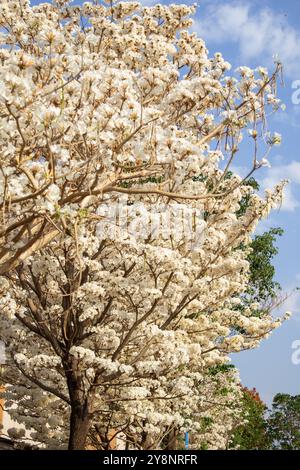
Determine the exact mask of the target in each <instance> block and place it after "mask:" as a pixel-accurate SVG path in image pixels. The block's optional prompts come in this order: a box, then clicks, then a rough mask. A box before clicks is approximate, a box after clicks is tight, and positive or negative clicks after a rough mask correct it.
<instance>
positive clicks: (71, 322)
mask: <svg viewBox="0 0 300 470" xmlns="http://www.w3.org/2000/svg"><path fill="white" fill-rule="evenodd" d="M20 5H21V8H20ZM193 12H194V7H189V6H185V5H172V6H169V7H167V6H162V5H157V6H154V7H151V8H146V7H145V8H143V7H141V6H140V5H139V4H137V3H131V2H126V3H117V4H111V5H110V6H108V7H105V6H102V5H99V4H98V2H94V3H85V4H84V5H83V6H76V7H69V6H68V5H67V2H64V1H63V2H61V1H60V2H56V3H55V4H53V5H50V4H42V5H39V6H35V7H30V6H29V4H28V2H27V1H24V0H21V1H20V2H19V1H18V2H14V1H12V2H2V3H1V6H0V13H1V15H0V18H1V23H0V24H1V28H2V29H1V31H2V32H1V37H0V39H1V44H2V45H5V46H6V47H2V48H1V49H0V60H1V65H2V67H1V72H0V88H1V102H0V119H1V121H0V123H1V142H2V148H3V149H4V150H3V153H2V155H1V160H0V162H1V166H0V181H1V188H2V189H1V209H2V212H1V217H2V224H3V228H2V229H1V234H0V236H1V237H2V238H1V240H2V245H1V253H0V258H1V263H2V264H1V268H0V273H1V274H2V277H1V278H0V290H1V300H0V304H1V316H0V328H1V338H2V339H3V341H4V342H5V345H6V353H7V364H6V367H5V374H4V378H3V380H5V382H6V383H7V384H8V385H7V402H6V407H7V408H8V409H9V410H10V413H11V415H12V417H13V418H14V419H15V420H16V421H19V422H21V423H23V424H25V426H26V427H27V428H28V429H30V430H31V434H32V438H33V439H34V440H35V441H37V442H39V443H41V444H43V445H45V446H46V447H55V448H58V447H62V448H64V447H65V446H66V445H67V441H69V444H68V445H69V448H70V449H81V448H84V447H85V446H86V445H87V443H88V442H92V443H93V444H94V445H95V442H96V443H98V444H97V445H99V446H100V447H102V448H107V446H108V440H109V438H108V436H109V435H111V430H112V429H113V430H115V433H119V434H121V435H123V436H125V437H124V439H125V441H126V443H127V445H128V446H133V447H137V448H149V447H152V448H153V447H161V446H163V445H164V442H165V439H166V438H167V436H169V435H170V433H171V432H172V430H174V429H177V430H178V429H180V430H187V429H188V430H192V429H195V430H196V431H197V430H198V431H199V426H201V420H200V421H199V413H204V415H203V416H206V415H205V413H206V412H207V403H206V400H208V401H211V402H212V403H215V404H216V402H214V399H213V397H215V394H216V393H217V390H216V386H215V382H214V381H212V380H209V379H208V377H207V370H208V369H209V368H211V367H215V366H217V365H222V364H224V363H226V362H227V361H228V353H230V352H232V351H236V352H237V351H240V350H242V349H247V348H252V347H255V346H257V345H258V344H259V342H260V340H261V339H262V338H265V337H266V336H267V335H268V334H269V332H270V331H272V329H273V328H275V327H276V326H279V325H280V323H281V320H274V318H273V317H272V316H271V315H270V314H269V312H268V311H265V312H263V314H262V315H261V316H260V317H257V316H253V315H252V311H253V308H254V307H255V306H252V305H249V307H247V308H243V309H238V308H237V305H238V304H239V302H240V295H241V293H243V292H244V291H245V290H246V288H247V281H248V276H249V262H248V260H247V255H248V254H249V248H247V247H249V244H250V241H251V234H252V233H253V231H254V230H255V227H256V225H257V223H258V221H259V220H260V219H261V218H262V217H264V216H266V215H267V214H268V213H269V211H270V209H271V208H272V207H275V206H276V205H277V204H278V203H279V202H280V200H281V194H282V187H283V184H280V185H278V186H277V187H276V188H275V189H274V190H268V191H267V192H266V195H265V198H262V197H260V196H259V195H258V194H256V193H255V191H254V190H253V188H252V187H251V186H250V185H247V184H245V182H246V181H247V179H248V178H249V177H250V176H251V175H252V174H253V173H254V172H255V171H256V170H258V169H259V168H260V167H261V166H263V165H266V164H268V161H267V160H266V153H267V152H268V151H269V150H270V148H271V147H272V145H275V144H277V143H279V140H280V136H279V135H278V134H274V135H271V134H269V133H266V131H265V128H266V127H265V126H266V122H265V114H266V109H267V108H269V107H270V108H272V109H273V108H275V109H277V108H278V106H279V100H278V99H277V98H276V96H275V91H276V78H277V75H278V73H279V72H280V64H277V65H276V70H275V73H274V74H273V75H272V76H268V73H267V71H266V70H265V69H264V68H259V69H258V70H251V69H249V68H247V67H241V68H240V69H239V71H238V75H237V77H239V78H235V77H233V76H230V75H228V73H227V72H228V70H229V69H230V64H228V63H227V62H225V61H224V60H223V58H222V56H221V54H216V55H215V56H214V57H213V58H211V59H210V58H209V57H208V53H207V50H206V48H205V44H204V42H203V41H202V40H201V39H199V38H198V37H197V35H196V34H195V33H190V32H188V28H189V26H190V25H191V19H190V18H189V16H190V15H191V14H192V13H193ZM247 127H249V128H250V129H249V131H250V137H249V136H248V138H249V139H250V141H251V142H253V152H252V155H251V159H250V160H251V161H250V166H249V172H248V174H247V175H245V177H244V178H242V177H239V176H238V175H235V174H232V173H231V172H229V169H230V166H231V164H232V162H233V161H234V160H235V158H236V156H237V155H238V150H239V144H240V142H241V140H242V138H243V130H244V129H247ZM259 141H261V142H262V146H261V148H260V147H259V145H258V143H259ZM259 152H262V154H261V156H260V154H259ZM223 160H224V162H223ZM245 198H247V208H246V209H245V210H243V211H242V213H239V210H240V209H241V207H242V206H243V205H244V202H245ZM243 207H244V206H243ZM223 380H224V381H225V382H226V381H227V380H230V381H231V383H234V380H235V379H233V378H232V377H231V378H230V377H229V376H226V377H224V378H223ZM229 389H230V390H232V397H233V396H234V395H235V393H236V392H235V390H237V387H234V386H232V387H231V388H230V387H229ZM229 395H230V394H229ZM226 399H228V397H227V398H226ZM14 403H17V405H18V406H17V408H16V407H14V406H13V404H14ZM222 403H223V402H222V400H221V399H220V400H219V405H222ZM216 406H217V404H216ZM219 408H220V406H219ZM197 410H198V411H197ZM211 412H214V414H216V411H215V410H214V409H213V410H212V411H211ZM197 413H198V414H197ZM219 416H221V415H219ZM228 419H229V418H228ZM230 419H231V418H230ZM219 423H220V424H219V428H218V427H216V429H215V431H214V432H215V435H217V434H218V432H219V434H220V435H221V434H222V432H223V434H224V429H223V430H222V424H221V419H219ZM224 435H225V434H224ZM224 442H225V440H224Z"/></svg>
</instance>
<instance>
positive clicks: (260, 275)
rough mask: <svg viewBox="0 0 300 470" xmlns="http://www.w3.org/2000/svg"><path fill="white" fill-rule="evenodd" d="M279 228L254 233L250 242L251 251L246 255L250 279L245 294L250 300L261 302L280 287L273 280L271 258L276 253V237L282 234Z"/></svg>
mask: <svg viewBox="0 0 300 470" xmlns="http://www.w3.org/2000/svg"><path fill="white" fill-rule="evenodd" d="M282 234H283V230H282V229H281V228H271V229H270V230H269V231H268V232H265V233H264V234H262V235H256V236H255V237H254V239H253V241H252V243H251V248H252V252H251V253H250V254H249V255H248V261H249V263H250V279H249V288H248V291H247V294H248V295H249V296H250V298H251V301H254V302H262V301H267V300H270V299H272V298H273V297H274V296H275V295H276V292H277V291H278V290H279V289H280V284H279V283H278V282H276V281H274V275H275V268H274V266H273V264H272V260H273V258H274V257H275V256H276V255H277V253H278V248H277V247H276V246H275V242H276V239H277V237H279V236H282Z"/></svg>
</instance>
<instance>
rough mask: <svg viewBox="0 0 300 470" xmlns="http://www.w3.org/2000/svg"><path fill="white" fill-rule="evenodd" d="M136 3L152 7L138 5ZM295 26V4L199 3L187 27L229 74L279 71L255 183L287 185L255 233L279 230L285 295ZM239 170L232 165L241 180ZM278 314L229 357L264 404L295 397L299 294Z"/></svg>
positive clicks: (296, 120) (294, 148) (299, 267)
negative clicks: (274, 139) (263, 332)
mask: <svg viewBox="0 0 300 470" xmlns="http://www.w3.org/2000/svg"><path fill="white" fill-rule="evenodd" d="M32 3H33V4H37V3H40V1H39V0H36V1H33V2H32ZM74 3H81V2H80V1H79V0H78V1H76V2H74ZM142 3H144V4H148V5H149V4H154V3H157V2H156V1H153V0H144V1H143V2H142ZM161 3H168V2H165V1H163V2H161ZM172 3H188V4H191V3H194V2H193V1H189V0H187V1H186V2H183V1H180V2H174V1H173V2H172ZM299 18H300V2H298V1H296V0H285V1H284V2H280V1H274V0H272V1H271V0H250V1H247V0H202V1H200V2H199V4H198V8H197V14H196V18H195V20H196V21H195V25H194V29H195V30H196V31H197V32H198V33H199V35H200V36H201V37H203V38H204V39H205V40H206V45H207V47H208V49H209V51H210V53H211V55H212V54H214V53H215V52H222V54H223V55H224V57H225V59H226V60H228V61H229V62H230V63H231V64H232V66H233V69H235V68H236V67H237V66H240V65H247V66H250V67H256V66H258V65H262V66H267V67H269V69H270V70H272V67H273V62H274V59H273V56H274V54H277V55H278V57H279V58H280V60H281V61H282V63H283V65H284V76H285V86H284V87H283V88H279V97H280V98H281V99H282V100H283V102H284V103H285V104H286V110H285V111H281V112H280V113H279V114H278V115H275V116H273V117H271V118H270V119H269V126H270V129H272V130H275V131H278V132H279V133H281V134H282V136H283V143H282V146H281V147H279V148H278V147H276V148H274V150H273V152H272V154H271V158H270V160H271V163H272V167H271V168H270V169H263V170H262V171H261V172H260V173H259V177H258V179H259V181H260V183H261V185H262V187H263V188H267V187H271V186H272V185H274V184H275V183H277V182H278V181H279V180H280V179H286V178H288V179H289V180H290V186H289V188H288V190H287V194H286V198H285V201H284V203H283V205H282V208H281V210H280V211H274V212H273V213H272V214H271V216H270V217H269V218H268V219H267V220H264V221H263V223H262V224H261V226H260V231H263V230H265V229H267V228H270V227H278V226H280V227H282V228H283V229H284V230H285V234H284V236H283V237H282V238H281V239H280V240H279V243H278V246H279V255H278V256H277V258H276V270H277V274H276V276H277V280H278V281H279V282H280V283H281V284H282V286H283V289H284V291H285V292H287V293H289V292H291V291H292V290H293V289H294V288H295V287H297V286H300V262H299V261H300V256H299V235H300V218H299V215H300V152H299V130H300V103H299V104H296V103H293V102H292V97H293V94H294V95H295V91H296V90H295V89H293V83H294V82H296V81H297V80H299V90H300V20H299ZM294 97H295V98H297V96H294ZM298 97H299V98H300V93H299V94H298ZM299 101H300V99H299ZM243 151H244V150H243ZM244 158H245V155H244V156H243V155H241V162H243V161H244V160H243V159H244ZM243 165H244V163H241V164H239V163H238V162H237V167H240V171H241V172H242V171H243ZM284 310H291V311H292V312H293V317H292V319H291V320H289V321H288V322H286V323H285V324H284V325H283V326H282V327H281V328H280V329H278V330H277V331H276V332H275V333H273V335H272V336H271V338H269V339H268V340H267V341H264V342H263V343H262V345H261V346H260V347H259V348H258V349H256V350H254V351H248V352H243V353H239V354H236V355H235V356H234V357H233V362H234V363H235V364H236V365H237V366H238V367H239V369H240V373H241V378H242V381H243V383H244V384H245V385H246V386H248V387H251V388H252V387H256V388H257V390H258V391H259V393H260V394H261V397H262V398H263V399H264V400H266V401H267V402H268V403H270V401H271V400H272V397H273V396H274V394H276V393H277V392H287V393H293V394H298V393H299V394H300V364H299V365H298V366H296V365H293V364H292V361H291V355H292V352H293V350H292V343H293V341H295V340H297V339H299V340H300V294H294V295H292V296H291V297H290V298H289V299H288V301H287V302H286V304H285V305H284V306H283V307H282V309H281V311H284Z"/></svg>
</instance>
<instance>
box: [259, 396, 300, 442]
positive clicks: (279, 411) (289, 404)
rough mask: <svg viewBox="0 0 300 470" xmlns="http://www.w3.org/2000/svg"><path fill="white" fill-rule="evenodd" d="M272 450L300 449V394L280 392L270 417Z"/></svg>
mask: <svg viewBox="0 0 300 470" xmlns="http://www.w3.org/2000/svg"><path fill="white" fill-rule="evenodd" d="M267 425H268V435H269V438H270V440H271V443H272V444H271V448H272V450H299V449H300V395H295V396H291V395H288V394H284V393H278V394H277V395H276V396H275V397H274V399H273V405H272V410H271V412H270V415H269V417H268V421H267Z"/></svg>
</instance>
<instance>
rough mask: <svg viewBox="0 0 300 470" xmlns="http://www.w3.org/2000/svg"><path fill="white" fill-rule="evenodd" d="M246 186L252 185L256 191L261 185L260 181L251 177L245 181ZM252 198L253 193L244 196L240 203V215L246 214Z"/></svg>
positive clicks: (238, 214)
mask: <svg viewBox="0 0 300 470" xmlns="http://www.w3.org/2000/svg"><path fill="white" fill-rule="evenodd" d="M244 186H250V187H251V188H252V189H254V190H256V191H259V187H260V186H259V184H258V182H257V181H256V179H254V178H249V179H248V180H247V181H245V183H244ZM250 198H251V195H250V194H247V196H244V197H243V198H242V199H241V201H240V203H239V204H240V208H239V210H238V211H237V213H236V214H237V216H238V217H241V216H242V215H244V214H245V212H246V210H247V209H248V207H249V205H250Z"/></svg>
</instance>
